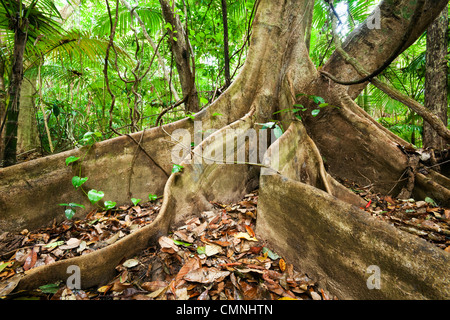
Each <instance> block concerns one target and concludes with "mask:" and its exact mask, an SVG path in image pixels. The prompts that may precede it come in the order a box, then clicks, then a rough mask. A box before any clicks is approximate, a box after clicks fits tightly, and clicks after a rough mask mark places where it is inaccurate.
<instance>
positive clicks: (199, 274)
mask: <svg viewBox="0 0 450 320" xmlns="http://www.w3.org/2000/svg"><path fill="white" fill-rule="evenodd" d="M347 187H349V188H350V189H351V190H352V191H353V192H355V193H356V194H358V195H360V196H361V197H363V198H364V199H365V200H366V201H368V204H367V205H366V207H364V208H361V209H363V210H365V211H366V212H368V213H370V214H371V215H372V216H374V217H376V218H378V219H381V220H383V221H385V222H387V223H390V224H392V225H395V226H396V227H398V228H400V229H402V230H404V231H406V232H409V233H412V234H415V235H417V236H419V237H422V238H424V239H425V240H427V241H429V242H431V243H433V244H434V245H436V246H437V247H439V248H441V249H443V250H445V251H447V252H450V209H447V208H442V207H439V206H437V205H436V204H435V203H434V201H433V200H432V199H429V198H427V199H425V200H426V201H414V200H413V199H409V200H397V199H393V198H392V197H390V196H383V195H380V194H376V193H371V192H370V190H367V189H364V188H361V187H359V186H356V185H354V184H347ZM257 202H258V191H257V190H255V191H254V192H252V193H250V194H247V195H246V196H245V197H244V199H242V201H240V202H238V203H234V204H221V203H212V204H213V205H214V209H213V210H211V211H205V212H203V213H202V214H201V216H199V217H192V218H189V219H187V220H186V221H185V222H184V224H183V225H181V226H179V227H177V228H172V229H171V230H170V232H169V234H168V235H167V236H163V237H160V238H159V240H158V243H157V244H155V245H154V246H151V247H149V248H147V249H146V250H144V251H143V252H141V254H140V255H138V256H135V257H133V258H131V259H127V260H123V261H121V263H120V264H119V265H118V266H116V270H117V276H116V277H115V278H114V279H113V280H112V281H111V282H109V283H106V284H104V285H103V286H100V287H97V288H90V289H88V290H71V289H70V288H68V287H67V285H66V284H65V283H62V282H59V283H50V284H46V285H44V286H41V287H39V288H36V289H35V290H31V291H27V292H24V291H22V292H14V293H11V294H8V295H5V296H3V297H2V298H3V299H40V300H174V299H179V300H187V299H198V300H209V299H211V300H278V299H314V300H329V299H335V297H333V296H331V295H330V294H329V293H328V292H325V291H324V290H323V289H321V288H319V287H318V285H317V284H316V283H315V281H314V280H313V279H310V278H309V277H308V276H307V275H306V274H304V273H302V272H301V271H298V270H296V269H295V268H294V266H293V265H292V264H291V263H290V262H289V261H286V260H285V259H284V258H283V257H281V256H279V255H278V254H277V253H276V252H274V251H273V250H271V248H270V245H268V244H266V243H264V242H263V241H260V240H258V239H257V236H256V235H255V232H254V229H255V225H256V219H257ZM160 208H161V200H157V201H155V202H149V203H146V204H143V205H136V206H122V207H119V208H117V209H116V210H108V211H105V212H97V211H96V210H94V211H92V212H90V213H89V214H88V215H87V216H86V217H85V218H84V219H75V218H74V219H72V220H64V221H63V222H61V223H59V224H56V223H53V225H52V226H50V227H47V228H42V229H39V230H35V231H31V232H30V231H28V230H26V229H25V230H22V232H20V233H16V234H13V233H4V234H2V235H0V282H1V281H2V280H4V279H8V278H10V277H12V276H14V275H16V274H18V273H23V272H24V271H26V270H30V269H32V268H36V267H38V266H40V265H45V264H51V263H54V262H55V261H58V260H61V259H68V258H71V257H74V256H78V255H84V254H87V253H89V252H92V251H94V250H97V249H100V248H103V247H105V246H107V245H110V244H112V243H114V242H116V241H118V240H119V239H120V238H122V237H124V236H126V235H127V234H129V233H132V232H134V231H135V230H137V229H139V228H142V227H144V226H146V225H148V224H150V223H151V222H152V221H153V220H154V219H155V218H156V216H157V215H158V213H159V210H160ZM0 291H1V290H0Z"/></svg>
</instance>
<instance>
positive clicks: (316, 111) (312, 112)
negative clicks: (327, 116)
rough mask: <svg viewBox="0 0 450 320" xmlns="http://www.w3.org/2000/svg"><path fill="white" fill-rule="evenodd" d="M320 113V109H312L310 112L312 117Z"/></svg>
mask: <svg viewBox="0 0 450 320" xmlns="http://www.w3.org/2000/svg"><path fill="white" fill-rule="evenodd" d="M319 113H320V109H314V110H313V111H311V114H312V116H313V117H315V116H317V115H318V114H319Z"/></svg>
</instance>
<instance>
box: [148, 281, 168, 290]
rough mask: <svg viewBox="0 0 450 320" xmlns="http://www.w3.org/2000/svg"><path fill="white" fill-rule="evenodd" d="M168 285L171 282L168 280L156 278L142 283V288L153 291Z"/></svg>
mask: <svg viewBox="0 0 450 320" xmlns="http://www.w3.org/2000/svg"><path fill="white" fill-rule="evenodd" d="M168 285H169V283H168V282H167V281H161V280H156V281H150V282H144V283H142V284H141V288H142V289H144V290H146V291H149V292H153V291H157V290H159V289H164V288H166V287H167V286H168Z"/></svg>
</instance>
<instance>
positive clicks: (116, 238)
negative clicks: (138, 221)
mask: <svg viewBox="0 0 450 320" xmlns="http://www.w3.org/2000/svg"><path fill="white" fill-rule="evenodd" d="M118 239H119V233H118V232H117V233H116V234H115V235H113V236H112V237H110V238H108V239H107V240H105V242H106V243H107V244H108V245H111V244H113V243H114V242H116V241H117V240H118Z"/></svg>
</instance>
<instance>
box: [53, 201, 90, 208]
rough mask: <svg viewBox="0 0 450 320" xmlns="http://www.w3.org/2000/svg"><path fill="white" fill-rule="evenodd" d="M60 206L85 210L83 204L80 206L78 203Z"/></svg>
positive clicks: (61, 204)
mask: <svg viewBox="0 0 450 320" xmlns="http://www.w3.org/2000/svg"><path fill="white" fill-rule="evenodd" d="M59 205H60V206H64V207H71V208H83V209H84V208H85V207H84V206H83V205H82V204H78V203H73V202H71V203H60V204H59Z"/></svg>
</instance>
